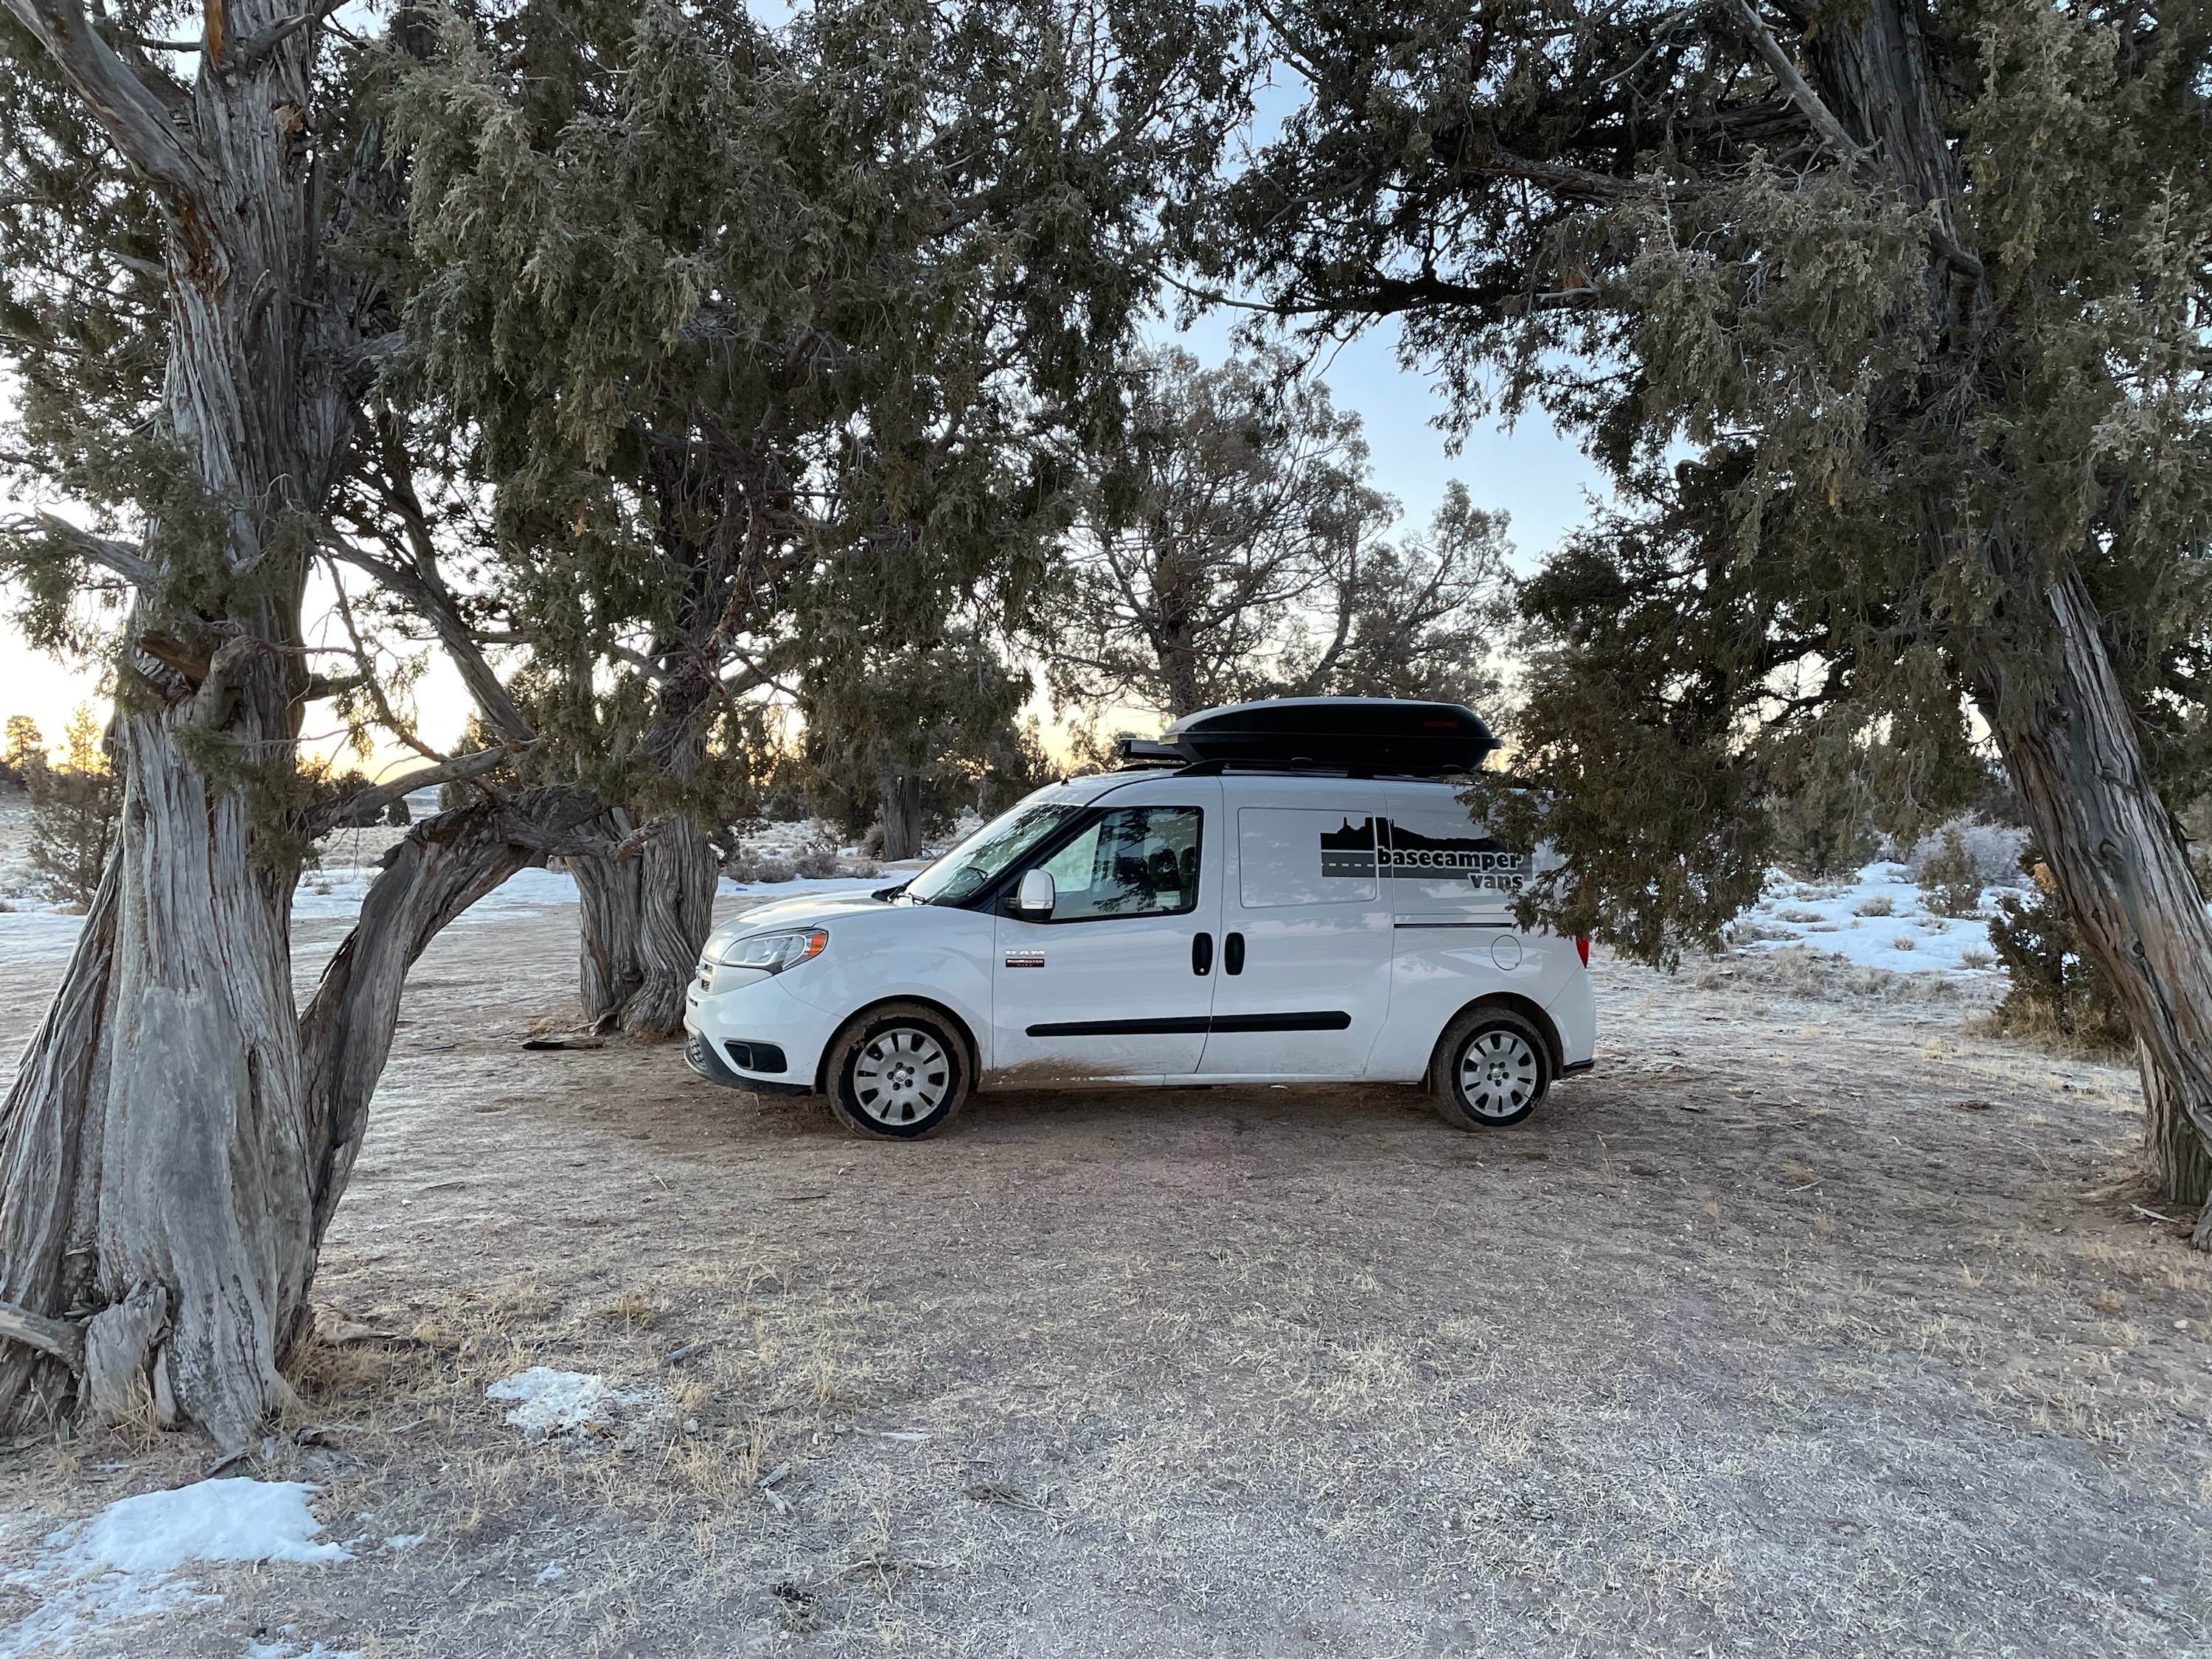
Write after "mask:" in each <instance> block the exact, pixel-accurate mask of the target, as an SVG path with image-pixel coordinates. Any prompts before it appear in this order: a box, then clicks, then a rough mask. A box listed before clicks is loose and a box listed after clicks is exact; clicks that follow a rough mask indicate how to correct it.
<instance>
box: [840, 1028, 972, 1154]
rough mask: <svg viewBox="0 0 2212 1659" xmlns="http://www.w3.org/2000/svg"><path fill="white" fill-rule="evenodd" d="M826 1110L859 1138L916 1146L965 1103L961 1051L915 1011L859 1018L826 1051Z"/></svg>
mask: <svg viewBox="0 0 2212 1659" xmlns="http://www.w3.org/2000/svg"><path fill="white" fill-rule="evenodd" d="M828 1072H829V1109H830V1110H831V1111H832V1112H834V1113H835V1114H836V1117H837V1121H839V1122H840V1123H842V1124H843V1125H844V1126H845V1127H847V1128H848V1129H850V1130H851V1131H853V1133H855V1134H860V1135H871V1136H873V1135H886V1136H889V1137H890V1138H891V1139H896V1140H916V1139H921V1137H922V1136H923V1135H926V1134H928V1133H930V1132H931V1131H933V1130H934V1129H937V1128H939V1127H942V1126H943V1125H944V1124H945V1123H946V1122H949V1121H951V1117H952V1115H953V1114H954V1113H955V1112H957V1111H958V1110H959V1109H960V1106H961V1103H962V1102H963V1101H964V1100H965V1099H966V1098H967V1097H968V1051H967V1049H966V1048H965V1047H964V1046H963V1044H962V1042H961V1041H960V1037H959V1035H958V1033H957V1032H955V1031H954V1030H951V1024H950V1022H948V1021H947V1020H946V1019H945V1017H944V1016H943V1015H942V1014H940V1013H939V1012H937V1011H936V1010H935V1009H933V1008H927V1007H924V1006H921V1004H919V1003H911V1002H889V1003H885V1004H884V1006H881V1007H879V1008H871V1009H869V1010H867V1011H866V1012H864V1013H862V1014H860V1015H858V1016H857V1017H855V1018H854V1020H853V1022H852V1023H851V1024H848V1026H846V1027H845V1029H844V1030H842V1031H840V1032H839V1033H838V1034H837V1037H836V1042H833V1043H832V1044H831V1045H830V1050H829V1066H828Z"/></svg>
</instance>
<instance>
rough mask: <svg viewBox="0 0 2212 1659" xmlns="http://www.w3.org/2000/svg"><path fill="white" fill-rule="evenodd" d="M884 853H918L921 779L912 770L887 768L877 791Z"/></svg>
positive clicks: (908, 856)
mask: <svg viewBox="0 0 2212 1659" xmlns="http://www.w3.org/2000/svg"><path fill="white" fill-rule="evenodd" d="M881 794H882V799H883V812H884V857H885V858H887V859H913V858H920V857H921V778H920V776H919V775H916V774H915V773H912V772H887V773H885V774H884V783H883V788H882V791H881Z"/></svg>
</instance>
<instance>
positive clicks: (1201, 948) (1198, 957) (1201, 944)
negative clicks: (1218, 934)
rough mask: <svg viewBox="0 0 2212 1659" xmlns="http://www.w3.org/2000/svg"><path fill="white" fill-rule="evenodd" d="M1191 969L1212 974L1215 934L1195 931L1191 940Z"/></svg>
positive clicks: (1199, 972) (1197, 972)
mask: <svg viewBox="0 0 2212 1659" xmlns="http://www.w3.org/2000/svg"><path fill="white" fill-rule="evenodd" d="M1190 971H1191V972H1192V973H1194V974H1210V973H1212V971H1213V935H1212V934H1211V933H1194V934H1192V935H1191V940H1190Z"/></svg>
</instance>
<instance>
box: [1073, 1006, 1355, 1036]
mask: <svg viewBox="0 0 2212 1659" xmlns="http://www.w3.org/2000/svg"><path fill="white" fill-rule="evenodd" d="M1351 1027H1352V1016H1351V1015H1350V1014H1347V1013H1345V1012H1341V1011H1340V1010H1331V1011H1328V1012H1319V1013H1310V1014H1217V1015H1215V1016H1213V1017H1212V1018H1206V1017H1204V1016H1202V1015H1193V1016H1190V1017H1189V1018H1172V1019H1072V1020H1066V1021H1063V1022H1060V1023H1058V1024H1048V1025H1032V1026H1030V1027H1029V1035H1030V1036H1033V1037H1048V1036H1194V1035H1196V1034H1198V1033H1200V1032H1206V1031H1344V1030H1350V1029H1351Z"/></svg>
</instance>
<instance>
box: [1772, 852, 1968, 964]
mask: <svg viewBox="0 0 2212 1659" xmlns="http://www.w3.org/2000/svg"><path fill="white" fill-rule="evenodd" d="M2008 890H2009V889H2006V888H2002V887H1990V888H1985V889H1984V890H1983V893H1982V903H1981V911H1980V914H1978V915H1972V916H1939V915H1936V913H1935V912H1934V911H1932V910H1930V909H1929V908H1927V907H1926V905H1925V904H1924V903H1923V902H1922V901H1923V897H1924V895H1923V893H1922V892H1921V890H1920V889H1919V887H1918V886H1917V884H1915V883H1914V882H1913V881H1912V879H1911V877H1910V876H1909V875H1908V874H1907V873H1906V872H1905V866H1903V865H1902V864H1892V863H1886V862H1877V863H1874V864H1869V865H1868V866H1866V867H1865V868H1864V869H1863V870H1861V871H1860V872H1858V873H1857V875H1855V876H1853V877H1852V878H1850V880H1848V881H1831V882H1815V881H1798V880H1796V879H1795V878H1792V877H1790V876H1789V875H1787V874H1785V873H1784V872H1782V871H1779V870H1776V871H1771V872H1769V873H1768V876H1767V880H1766V890H1765V893H1764V894H1763V895H1762V896H1760V898H1759V902H1758V903H1757V904H1756V905H1754V906H1753V908H1751V909H1749V910H1747V911H1746V912H1744V914H1743V916H1742V917H1741V919H1740V920H1739V921H1738V923H1737V924H1736V927H1737V932H1736V939H1737V944H1738V946H1739V948H1741V949H1743V950H1749V951H1775V950H1780V949H1782V948H1784V947H1785V946H1788V945H1803V946H1806V947H1807V948H1808V949H1811V950H1814V951H1827V952H1829V953H1831V954H1832V955H1835V956H1840V957H1844V959H1845V960H1846V961H1848V962H1850V963H1852V964H1854V965H1855V966H1857V967H1862V968H1882V969H1887V970H1888V971H1889V972H1891V973H1893V974H1928V973H1937V974H1948V975H1955V976H1958V977H1960V978H1965V979H1970V980H1971V979H1981V978H1987V977H1992V976H1994V977H1996V978H2002V977H2003V974H2004V970H2003V969H2002V968H1999V967H1997V966H1996V953H1995V952H1994V951H1991V950H1990V927H1989V921H1988V918H1989V916H1990V915H1994V914H1995V912H1996V899H1997V896H1998V895H1999V894H2001V893H2003V892H2006V891H2008ZM1885 899H1886V900H1887V901H1888V903H1889V908H1890V914H1889V915H1864V914H1862V913H1863V912H1864V911H1866V910H1869V909H1874V910H1879V909H1880V908H1881V902H1882V901H1883V900H1885ZM1745 923H1749V924H1750V926H1748V927H1746V926H1744V924H1745ZM1966 957H1974V958H1975V963H1974V964H1972V965H1970V964H1969V963H1966V961H1965V960H1964V958H1966Z"/></svg>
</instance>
